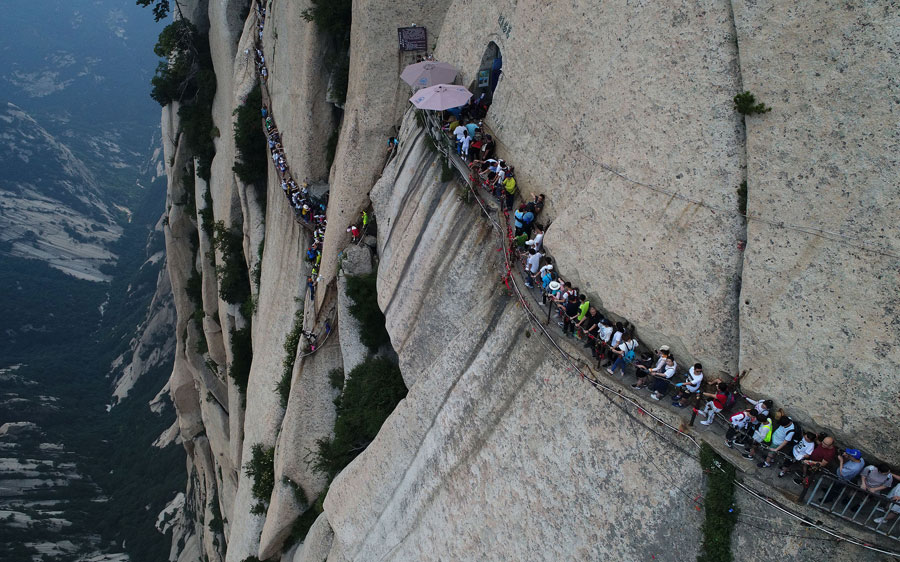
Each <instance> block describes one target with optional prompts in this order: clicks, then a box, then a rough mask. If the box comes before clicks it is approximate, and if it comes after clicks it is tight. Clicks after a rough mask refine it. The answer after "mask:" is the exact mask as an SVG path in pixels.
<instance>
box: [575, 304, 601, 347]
mask: <svg viewBox="0 0 900 562" xmlns="http://www.w3.org/2000/svg"><path fill="white" fill-rule="evenodd" d="M602 319H603V315H602V314H600V312H599V311H598V310H597V309H596V308H595V307H593V306H592V307H590V308H588V313H587V314H586V315H585V317H584V318H582V319H581V320H579V321H578V324H577V325H576V327H577V328H578V330H579V331H580V332H581V333H582V334H584V338H585V339H586V340H587V343H586V344H585V347H590V346H592V345H593V340H594V338H595V336H596V334H597V328H598V327H599V326H600V320H602Z"/></svg>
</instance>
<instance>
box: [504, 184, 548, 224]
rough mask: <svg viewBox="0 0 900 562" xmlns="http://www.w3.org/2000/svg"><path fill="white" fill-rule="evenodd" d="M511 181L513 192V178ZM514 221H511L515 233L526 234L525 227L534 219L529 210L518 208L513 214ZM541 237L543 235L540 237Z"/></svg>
mask: <svg viewBox="0 0 900 562" xmlns="http://www.w3.org/2000/svg"><path fill="white" fill-rule="evenodd" d="M512 181H513V192H515V181H516V180H515V179H513V180H512ZM513 217H514V219H515V221H514V222H513V226H514V227H515V235H516V236H518V235H519V234H522V233H525V234H527V228H528V226H529V225H531V223H532V221H534V214H533V213H531V211H526V210H524V209H519V210H518V211H516V212H515V214H514V215H513ZM542 239H543V237H542Z"/></svg>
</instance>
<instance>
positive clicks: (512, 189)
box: [503, 166, 534, 232]
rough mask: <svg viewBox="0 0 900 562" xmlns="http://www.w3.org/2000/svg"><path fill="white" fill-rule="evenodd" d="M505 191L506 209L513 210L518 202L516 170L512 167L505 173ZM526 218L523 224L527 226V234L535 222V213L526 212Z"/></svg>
mask: <svg viewBox="0 0 900 562" xmlns="http://www.w3.org/2000/svg"><path fill="white" fill-rule="evenodd" d="M503 191H504V192H505V195H506V202H505V205H504V208H506V209H512V207H513V204H514V203H515V200H516V169H515V168H514V167H512V166H510V167H509V169H508V170H507V171H506V173H505V178H504V180H503ZM524 217H525V220H523V223H524V225H525V232H530V231H531V223H532V222H533V221H534V213H532V212H531V211H526V212H525V215H524ZM528 217H530V218H528Z"/></svg>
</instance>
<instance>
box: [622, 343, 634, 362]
mask: <svg viewBox="0 0 900 562" xmlns="http://www.w3.org/2000/svg"><path fill="white" fill-rule="evenodd" d="M631 341H634V340H631ZM629 343H631V342H628V343H626V344H625V348H626V349H627V351H626V352H625V355H623V356H622V359H624V360H625V363H632V362H633V361H634V346H633V345H632V346H631V347H628V344H629Z"/></svg>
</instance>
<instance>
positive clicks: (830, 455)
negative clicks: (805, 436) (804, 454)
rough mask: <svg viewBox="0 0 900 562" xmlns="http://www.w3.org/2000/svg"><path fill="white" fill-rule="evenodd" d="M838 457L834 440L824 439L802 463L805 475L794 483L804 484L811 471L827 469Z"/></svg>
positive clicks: (797, 477) (797, 478) (826, 437)
mask: <svg viewBox="0 0 900 562" xmlns="http://www.w3.org/2000/svg"><path fill="white" fill-rule="evenodd" d="M836 456H837V449H835V448H834V438H833V437H830V436H825V437H823V438H822V440H821V443H819V444H818V445H816V446H815V448H814V449H813V452H812V453H810V455H809V458H807V459H804V460H803V461H802V464H801V466H802V468H803V473H802V474H801V475H799V476H796V477H794V482H795V483H797V484H803V481H804V479H806V477H807V475H808V474H809V472H810V471H812V470H822V469H825V468H827V467H828V465H830V464H831V463H832V462H834V459H835V457H836ZM788 470H790V468H788Z"/></svg>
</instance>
